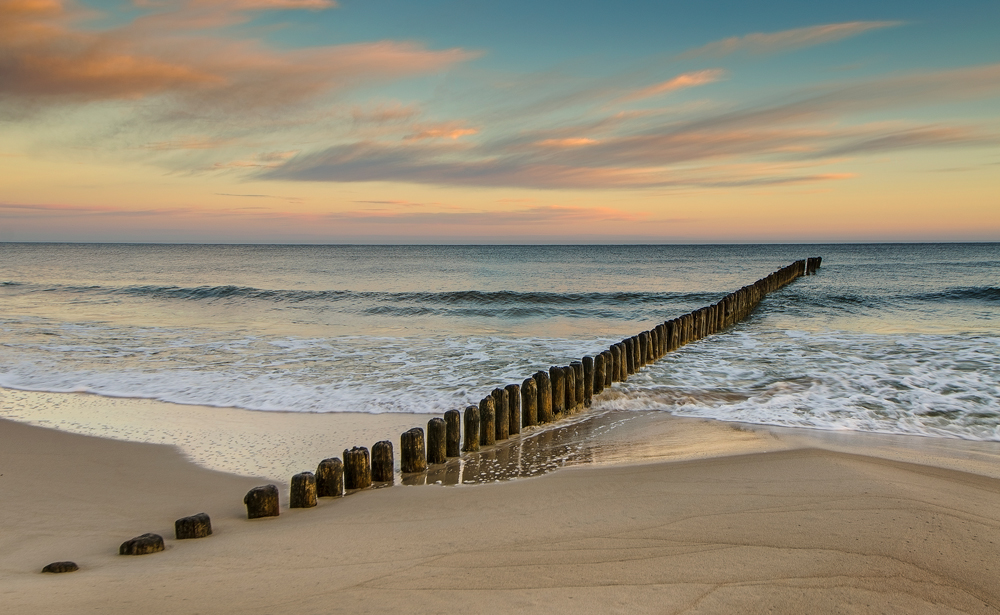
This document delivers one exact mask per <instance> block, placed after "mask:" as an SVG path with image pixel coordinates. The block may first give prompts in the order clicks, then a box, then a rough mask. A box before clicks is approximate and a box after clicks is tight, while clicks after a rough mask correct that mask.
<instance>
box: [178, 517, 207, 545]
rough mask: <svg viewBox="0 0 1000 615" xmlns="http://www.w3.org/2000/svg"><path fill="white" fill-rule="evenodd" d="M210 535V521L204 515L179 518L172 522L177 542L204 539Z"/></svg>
mask: <svg viewBox="0 0 1000 615" xmlns="http://www.w3.org/2000/svg"><path fill="white" fill-rule="evenodd" d="M211 535H212V520H211V519H209V517H208V515H207V514H206V513H198V514H197V515H191V516H190V517H181V518H180V519H178V520H177V521H174V536H176V537H177V540H188V539H191V538H204V537H206V536H211Z"/></svg>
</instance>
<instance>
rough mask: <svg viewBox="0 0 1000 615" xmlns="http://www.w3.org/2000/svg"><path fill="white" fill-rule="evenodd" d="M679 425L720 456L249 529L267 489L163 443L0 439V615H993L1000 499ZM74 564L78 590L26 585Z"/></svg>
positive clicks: (428, 493) (374, 496)
mask: <svg viewBox="0 0 1000 615" xmlns="http://www.w3.org/2000/svg"><path fill="white" fill-rule="evenodd" d="M664 425H666V427H664ZM675 425H676V426H678V428H679V429H681V430H682V432H683V430H687V432H686V433H687V435H688V436H691V437H693V436H694V435H697V434H700V437H702V438H703V439H704V441H705V442H708V441H711V442H714V443H715V447H714V449H712V451H711V453H709V455H710V456H708V457H705V458H698V459H691V458H690V454H691V453H690V452H688V453H685V454H684V455H687V460H680V461H677V460H673V461H659V460H658V461H649V459H650V457H649V456H648V455H646V454H643V455H642V456H641V457H642V458H641V459H638V460H636V459H633V460H631V462H629V463H622V461H623V460H622V459H620V458H619V459H613V458H608V457H603V458H602V457H601V456H600V455H598V458H599V460H598V461H597V462H596V463H591V464H582V465H577V466H575V467H569V468H564V469H560V470H559V471H556V472H551V473H548V474H545V475H544V476H541V477H538V478H530V479H520V480H514V481H507V482H500V483H496V484H485V485H469V486H460V487H444V486H437V485H427V486H422V487H405V486H396V487H392V488H383V489H377V490H369V491H364V492H360V493H357V494H354V495H351V496H349V497H346V498H339V499H324V500H321V501H320V505H319V506H318V507H316V508H314V509H308V510H288V509H283V510H282V515H281V516H280V517H278V518H274V519H262V520H254V521H249V520H246V519H245V511H244V508H243V506H242V497H243V494H244V493H245V492H246V491H247V490H248V489H249V488H250V487H252V486H255V485H257V484H261V480H260V479H255V478H249V477H241V476H236V475H232V474H225V473H220V472H214V471H210V470H207V469H204V468H201V467H199V466H197V465H194V464H193V463H191V462H190V461H189V460H188V459H187V458H186V457H185V456H184V455H183V454H182V453H181V452H180V451H179V450H178V449H176V448H174V447H170V446H163V445H154V444H147V443H132V442H122V441H116V440H110V439H104V438H96V437H88V436H82V435H77V434H70V433H64V432H61V431H55V430H51V429H45V428H40V427H35V426H29V425H24V424H20V423H14V422H10V421H0V493H2V494H3V495H2V500H0V507H2V508H0V510H2V516H3V524H2V528H3V529H2V532H0V604H2V605H3V609H2V610H3V612H4V613H11V614H21V613H26V614H27V613H87V612H98V613H137V612H144V613H185V614H191V613H278V612H282V613H340V612H352V613H368V612H392V611H395V612H412V613H444V612H471V613H492V612H512V611H517V612H529V613H552V612H555V613H608V612H628V613H634V612H639V613H646V612H648V613H957V612H964V613H997V612H1000V584H998V583H997V579H998V578H1000V557H998V556H1000V480H997V479H996V478H993V477H990V476H984V475H983V474H982V473H978V474H977V473H972V472H962V471H957V470H954V469H945V468H941V467H936V466H933V465H924V464H916V463H907V462H903V461H896V460H890V459H885V458H884V457H885V454H884V451H883V456H882V457H876V456H869V455H864V454H856V453H848V452H842V451H838V450H830V449H831V448H837V447H838V446H839V447H841V448H843V447H845V446H846V445H845V444H844V443H843V442H841V443H840V444H837V445H836V446H825V445H824V443H823V440H822V439H817V440H815V442H813V444H815V445H810V442H811V441H810V439H809V438H810V434H809V433H806V432H799V431H796V430H791V431H792V432H793V433H792V434H781V433H776V432H771V431H757V430H747V429H746V428H742V427H739V426H736V428H733V426H729V425H726V424H721V423H705V422H700V421H681V422H679V423H676V424H675ZM699 425H701V426H702V427H705V430H702V429H701V428H700V427H698V426H699ZM628 428H629V429H632V430H633V433H631V434H629V433H628V432H627V430H626V431H622V430H618V431H616V432H614V435H613V436H610V437H608V438H604V440H611V441H613V440H615V439H623V440H628V439H630V438H632V437H635V436H636V435H638V434H639V433H647V434H649V438H648V439H649V440H650V441H655V440H659V439H661V438H663V437H665V435H664V434H667V433H669V432H670V431H671V427H670V425H669V424H668V423H660V422H655V421H652V419H649V422H647V423H642V422H630V423H628ZM656 429H659V430H660V433H657V432H656ZM650 432H652V433H650ZM594 439H595V438H593V437H590V438H589V440H594ZM640 439H641V438H640ZM596 440H602V438H596ZM852 441H854V442H855V444H854V445H853V446H854V450H864V449H865V448H866V447H868V448H871V449H872V450H873V451H875V452H878V450H879V448H880V447H881V448H891V446H889V445H887V444H884V443H883V444H881V445H879V446H871V445H869V444H866V443H865V442H864V439H863V438H862V439H860V440H852ZM946 442H947V441H946ZM603 446H604V447H605V448H606V449H607V450H611V451H618V453H617V454H618V455H619V457H620V456H621V455H622V453H621V450H622V447H621V446H615V445H608V444H607V443H605V444H604V445H603ZM745 447H750V448H751V449H752V450H753V452H750V453H743V454H736V453H739V451H741V450H743V449H744V448H745ZM944 447H945V448H947V444H946V445H944ZM667 448H670V447H667ZM917 448H918V449H919V448H920V447H919V446H918V447H917ZM956 448H957V449H959V454H958V455H955V456H954V457H955V458H956V459H958V460H959V461H958V462H957V463H965V464H970V463H971V464H973V465H974V464H975V463H976V462H977V460H978V462H983V463H985V462H986V461H988V459H989V452H990V447H989V446H986V447H984V449H983V450H984V451H985V452H977V453H976V454H975V455H972V457H973V459H972V460H971V461H970V460H969V455H968V454H966V453H965V452H963V451H962V450H961V448H962V447H961V446H960V445H959V444H957V443H956ZM600 449H601V447H600V446H598V447H596V448H595V450H600ZM643 450H645V451H647V453H648V452H649V451H650V450H652V449H651V448H649V447H646V448H644V449H643ZM993 451H994V453H995V452H996V451H995V448H994V449H993ZM899 454H900V455H902V456H906V455H913V454H912V453H908V452H906V451H905V450H904V451H903V452H902V453H899ZM980 454H981V455H984V456H985V457H984V458H976V455H980ZM720 455H721V456H720ZM653 457H655V455H654V456H653ZM917 457H920V455H917ZM939 457H948V456H947V455H939ZM921 458H923V459H925V461H926V460H928V459H933V457H926V458H925V457H921ZM963 460H964V461H963ZM624 461H627V460H624ZM636 461H640V462H642V463H636ZM987 465H988V464H987ZM987 465H983V466H982V467H987ZM970 467H971V466H970ZM283 489H284V486H283ZM283 497H284V493H283ZM202 511H204V512H208V513H209V514H210V515H211V516H212V520H213V525H214V528H215V534H214V535H213V536H211V537H209V538H205V539H199V540H188V541H177V540H174V539H173V521H174V519H176V518H178V517H181V516H184V515H189V514H194V513H196V512H202ZM145 532H156V533H160V534H162V535H163V536H164V538H165V539H166V545H167V549H166V551H165V552H162V553H156V554H152V555H146V556H138V557H129V556H119V555H117V548H118V545H119V544H120V543H121V542H122V541H124V540H126V539H128V538H131V537H133V536H136V535H138V534H142V533H145ZM67 559H68V560H73V561H76V562H77V563H78V564H79V565H80V567H81V569H80V570H79V571H78V572H73V573H68V574H60V575H52V574H41V573H40V572H39V571H40V570H41V568H42V566H44V565H45V564H47V563H49V562H52V561H57V560H67Z"/></svg>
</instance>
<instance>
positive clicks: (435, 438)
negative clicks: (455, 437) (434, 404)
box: [427, 417, 448, 464]
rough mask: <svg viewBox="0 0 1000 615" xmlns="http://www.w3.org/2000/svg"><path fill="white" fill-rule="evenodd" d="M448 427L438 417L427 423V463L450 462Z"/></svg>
mask: <svg viewBox="0 0 1000 615" xmlns="http://www.w3.org/2000/svg"><path fill="white" fill-rule="evenodd" d="M447 436H448V426H447V425H445V422H444V419H439V418H437V417H435V418H432V419H431V420H429V421H427V463H428V464H432V463H444V462H445V461H447V460H448V446H447V443H446V440H447V439H448V438H447Z"/></svg>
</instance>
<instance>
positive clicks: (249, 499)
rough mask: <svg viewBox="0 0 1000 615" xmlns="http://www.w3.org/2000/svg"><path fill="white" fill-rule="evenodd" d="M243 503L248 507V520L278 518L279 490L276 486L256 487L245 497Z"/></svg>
mask: <svg viewBox="0 0 1000 615" xmlns="http://www.w3.org/2000/svg"><path fill="white" fill-rule="evenodd" d="M243 503H244V504H246V506H247V519H260V518H261V517H277V516H278V515H279V514H280V512H279V510H278V488H277V487H276V486H274V485H264V486H263V487H254V488H253V489H251V490H250V491H247V494H246V495H245V496H243Z"/></svg>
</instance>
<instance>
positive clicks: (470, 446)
mask: <svg viewBox="0 0 1000 615" xmlns="http://www.w3.org/2000/svg"><path fill="white" fill-rule="evenodd" d="M462 450H463V451H465V452H467V453H472V452H475V451H478V450H479V408H478V407H477V406H467V407H466V408H465V446H463V447H462Z"/></svg>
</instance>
